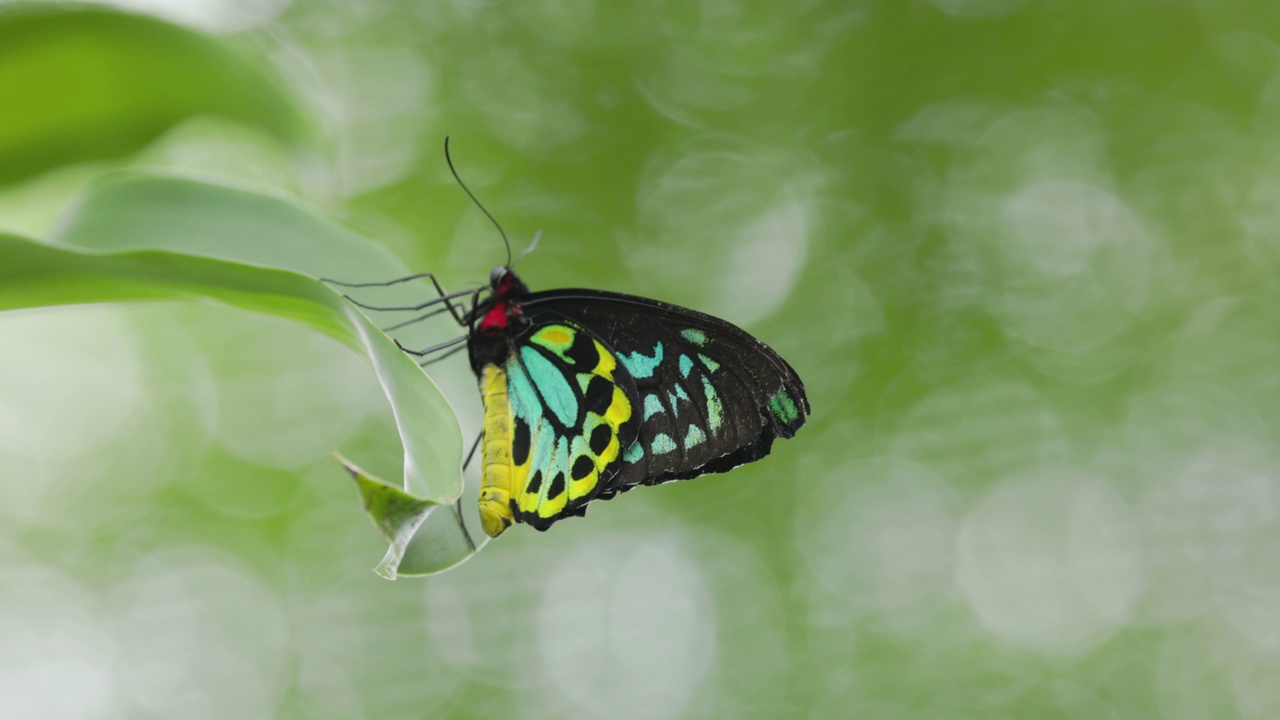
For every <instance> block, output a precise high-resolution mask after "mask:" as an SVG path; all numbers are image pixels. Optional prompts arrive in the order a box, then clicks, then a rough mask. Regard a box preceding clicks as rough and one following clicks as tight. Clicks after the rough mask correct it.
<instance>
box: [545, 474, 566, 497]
mask: <svg viewBox="0 0 1280 720" xmlns="http://www.w3.org/2000/svg"><path fill="white" fill-rule="evenodd" d="M563 494H564V473H563V472H558V473H556V476H555V477H553V478H551V485H550V486H549V487H547V499H548V500H555V499H556V498H558V497H560V496H561V495H563Z"/></svg>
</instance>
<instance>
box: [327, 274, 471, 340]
mask: <svg viewBox="0 0 1280 720" xmlns="http://www.w3.org/2000/svg"><path fill="white" fill-rule="evenodd" d="M423 278H426V279H428V280H430V281H431V284H432V285H433V286H434V287H435V289H436V294H437V295H438V297H436V298H435V299H434V300H429V301H427V302H425V303H423V304H421V305H415V306H412V307H374V306H372V305H365V304H362V303H359V302H356V301H355V300H352V299H351V297H350V296H349V295H343V297H344V298H346V299H347V300H348V301H350V302H351V303H353V304H355V305H357V306H359V307H362V308H365V309H368V310H386V311H391V310H422V309H423V308H427V307H430V306H431V305H435V304H436V303H440V302H443V303H444V306H445V308H447V309H448V311H449V314H451V315H453V319H454V320H455V321H457V323H458V324H459V325H466V324H467V323H466V321H465V320H464V317H463V315H462V314H461V312H460V311H459V309H458V308H457V306H455V305H454V304H453V303H451V302H449V301H450V300H452V299H454V298H459V297H462V296H464V295H467V294H471V295H473V296H474V295H475V294H477V293H479V292H480V288H476V289H472V290H462V291H459V292H456V293H446V292H445V291H444V288H443V287H442V286H441V285H440V281H439V280H437V279H436V276H435V275H434V274H432V273H415V274H413V275H406V276H404V277H400V278H396V279H394V280H385V281H382V282H367V283H349V282H341V281H339V280H333V279H330V278H320V282H322V283H326V284H328V285H337V286H339V287H351V288H365V287H389V286H391V285H398V284H400V283H404V282H409V281H411V280H421V279H423ZM435 314H436V313H429V314H427V315H424V316H422V317H421V318H415V319H414V320H411V321H409V322H406V323H402V324H400V325H397V326H395V327H404V326H405V325H408V324H410V323H412V322H416V321H417V320H426V319H427V318H428V317H432V316H433V315H435Z"/></svg>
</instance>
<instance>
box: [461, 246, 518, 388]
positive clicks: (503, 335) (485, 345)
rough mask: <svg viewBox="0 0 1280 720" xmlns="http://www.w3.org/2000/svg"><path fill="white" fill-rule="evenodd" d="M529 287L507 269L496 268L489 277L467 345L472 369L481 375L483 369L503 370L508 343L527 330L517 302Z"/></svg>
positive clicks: (474, 312) (472, 322) (472, 315)
mask: <svg viewBox="0 0 1280 720" xmlns="http://www.w3.org/2000/svg"><path fill="white" fill-rule="evenodd" d="M528 294H529V287H528V286H527V285H525V284H524V281H523V280H521V279H520V278H519V276H517V275H516V274H515V273H514V272H512V271H511V269H510V268H507V267H503V266H498V267H496V268H494V269H493V272H491V273H490V274H489V296H488V297H487V298H486V299H485V300H484V301H483V302H481V303H479V304H477V305H476V308H475V310H473V311H472V314H471V318H470V319H471V327H472V332H471V333H470V336H469V338H468V341H467V346H468V350H469V354H470V356H471V369H472V370H474V371H475V373H476V375H477V376H479V375H481V374H482V372H483V370H484V367H485V366H486V365H498V366H502V365H504V364H505V363H506V360H507V356H508V354H509V353H510V339H511V338H512V337H516V336H519V335H521V334H522V333H523V331H524V330H525V329H526V328H527V325H528V323H527V322H526V321H525V319H524V312H523V311H522V310H521V308H520V300H521V298H523V297H524V296H525V295H528Z"/></svg>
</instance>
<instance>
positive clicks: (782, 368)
mask: <svg viewBox="0 0 1280 720" xmlns="http://www.w3.org/2000/svg"><path fill="white" fill-rule="evenodd" d="M522 305H523V307H524V311H525V313H526V314H527V315H528V316H529V317H530V319H531V320H532V321H533V322H535V323H539V322H548V323H554V322H560V323H569V324H572V325H574V326H576V327H580V328H582V329H584V330H586V331H587V332H589V333H590V334H591V335H593V336H594V337H595V339H596V340H597V341H598V343H599V345H600V346H601V347H604V348H607V349H608V350H610V351H612V352H613V354H614V355H615V356H616V357H617V364H618V366H619V367H620V368H623V369H625V370H627V371H628V374H629V375H630V377H631V379H632V381H633V382H634V395H632V396H631V404H632V405H633V406H634V407H633V408H632V413H633V414H634V415H635V416H636V419H637V420H638V421H639V428H638V432H637V434H636V440H635V442H633V443H630V444H629V445H627V446H625V448H624V452H623V454H622V455H623V462H622V464H621V465H620V466H619V467H618V469H617V472H616V473H613V474H609V473H606V474H605V475H603V476H602V477H603V478H604V481H603V485H604V486H603V487H602V488H601V489H600V490H599V491H598V495H599V497H601V498H607V497H611V496H612V495H614V494H616V493H617V492H620V491H624V490H627V489H628V488H630V487H634V486H635V485H638V484H657V483H661V482H666V481H669V480H678V479H687V478H693V477H697V476H699V475H702V474H705V473H710V472H724V471H726V470H729V469H731V468H733V467H736V466H738V465H741V464H743V463H747V462H751V461H753V460H757V459H759V458H761V457H764V456H765V455H767V454H768V453H769V450H770V448H771V446H772V442H773V440H774V438H775V437H791V436H792V435H794V434H795V432H796V430H798V429H799V427H800V426H801V425H803V424H804V421H805V417H806V416H807V415H808V412H809V404H808V400H807V398H806V396H805V393H804V386H803V384H802V383H801V382H800V379H799V377H798V376H797V375H796V373H795V371H794V370H792V369H791V367H790V366H789V365H788V364H787V363H786V362H785V361H784V360H782V358H781V357H779V356H778V355H777V353H775V352H773V350H771V349H770V348H769V347H768V346H766V345H764V344H763V343H761V342H760V341H758V340H756V339H755V338H754V337H752V336H751V335H749V334H747V333H746V332H745V331H743V330H741V329H739V328H737V327H735V326H733V325H731V324H729V323H727V322H724V321H722V320H719V319H717V318H714V317H712V316H709V315H705V314H703V313H698V312H695V311H692V310H687V309H685V308H680V307H676V306H673V305H667V304H665V303H660V302H657V301H653V300H647V299H644V298H637V297H633V296H628V295H619V294H615V293H605V292H597V291H587V290H559V291H550V292H545V293H534V294H531V295H529V296H528V297H527V298H526V299H525V300H524V302H523V303H522Z"/></svg>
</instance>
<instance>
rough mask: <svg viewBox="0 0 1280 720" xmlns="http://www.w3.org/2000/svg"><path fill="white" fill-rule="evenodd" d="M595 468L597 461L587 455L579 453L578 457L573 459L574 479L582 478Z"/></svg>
mask: <svg viewBox="0 0 1280 720" xmlns="http://www.w3.org/2000/svg"><path fill="white" fill-rule="evenodd" d="M595 469H596V463H595V461H594V460H592V459H591V458H589V457H587V456H586V455H579V456H578V459H577V460H574V461H573V470H572V475H573V479H574V480H581V479H582V478H584V477H586V476H588V475H590V474H591V471H593V470H595Z"/></svg>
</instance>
